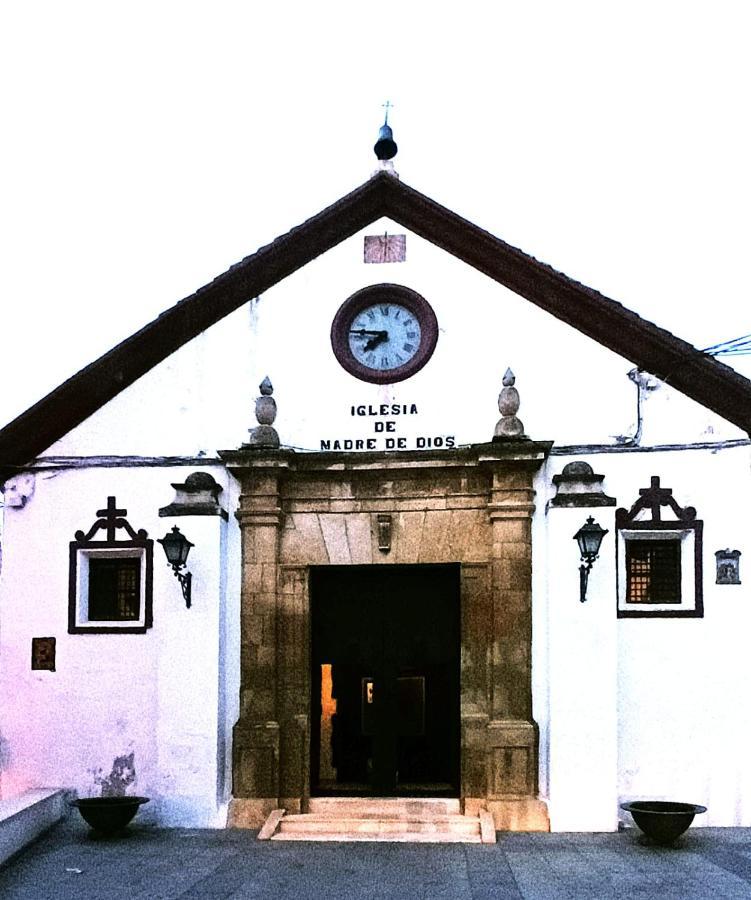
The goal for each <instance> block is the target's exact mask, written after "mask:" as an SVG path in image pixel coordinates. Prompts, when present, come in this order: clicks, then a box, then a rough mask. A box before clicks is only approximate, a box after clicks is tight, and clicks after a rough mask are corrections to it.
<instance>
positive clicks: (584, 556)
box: [574, 516, 608, 603]
mask: <svg viewBox="0 0 751 900" xmlns="http://www.w3.org/2000/svg"><path fill="white" fill-rule="evenodd" d="M607 533H608V530H607V528H601V527H600V525H598V524H597V522H595V520H594V519H593V518H592V516H588V517H587V521H586V522H585V523H584V524H583V525H582V527H581V528H580V529H579V530H578V531H577V532H576V534H575V535H574V540H575V541H576V543H577V544H578V545H579V554H580V556H581V562H582V564H581V565H580V566H579V600H580V601H581V602H582V603H584V601H585V600H586V599H587V582H588V581H589V573H590V571H591V570H592V565H593V564H594V561H595V560H596V559H597V557H598V555H599V553H600V545H601V544H602V539H603V538H604V537H605V535H606V534H607Z"/></svg>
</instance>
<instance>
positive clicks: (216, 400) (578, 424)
mask: <svg viewBox="0 0 751 900" xmlns="http://www.w3.org/2000/svg"><path fill="white" fill-rule="evenodd" d="M386 230H389V231H391V232H396V233H400V232H403V231H404V230H403V229H401V228H400V227H399V226H397V225H395V224H393V223H390V222H388V221H387V220H382V221H381V222H378V223H374V225H372V226H370V227H369V228H367V229H365V230H364V231H363V232H361V233H359V234H357V235H355V236H353V237H352V238H350V239H348V240H346V241H344V242H342V243H341V244H340V245H339V246H337V247H335V248H334V249H333V250H331V251H329V253H327V254H325V255H324V256H322V257H320V258H318V259H316V260H314V261H313V262H312V263H310V264H309V265H307V266H305V267H304V268H303V269H301V270H300V271H298V272H296V273H294V274H293V275H292V276H290V277H289V278H287V279H286V280H284V281H283V282H281V283H280V284H278V285H276V286H275V287H274V288H273V289H271V290H270V291H268V292H267V293H266V294H264V295H263V296H262V297H260V298H257V299H251V298H248V304H247V305H245V306H243V307H241V308H240V309H239V310H237V311H236V312H235V313H233V314H231V315H230V316H228V317H227V318H225V319H224V320H223V321H221V322H219V323H217V324H216V325H214V326H213V327H212V328H210V329H209V330H208V331H207V332H205V333H203V334H202V335H200V336H199V337H197V338H195V339H194V340H193V341H191V342H190V343H188V344H187V345H186V346H184V347H183V348H181V349H180V350H178V351H177V352H176V353H175V354H173V355H172V356H171V357H169V359H167V360H165V361H164V362H163V363H161V364H160V365H158V366H157V367H155V368H154V369H153V370H152V371H151V372H149V373H148V374H146V375H145V376H143V377H142V378H141V379H140V380H139V381H138V382H136V383H135V384H134V385H132V386H131V387H130V388H127V389H126V390H124V391H123V392H122V393H121V394H120V395H118V396H117V397H116V398H114V399H113V400H112V401H111V402H110V403H108V404H106V405H105V406H104V407H103V408H102V409H101V410H100V411H99V412H97V413H96V414H95V415H93V416H92V417H90V418H89V419H88V420H87V421H86V422H84V423H82V424H81V425H80V426H79V427H78V428H75V429H73V431H71V432H70V433H69V434H68V435H66V436H65V437H63V438H62V439H60V440H59V441H57V442H56V443H55V444H54V445H53V446H52V447H50V448H49V450H48V454H49V455H68V454H73V455H98V454H119V455H122V454H140V455H160V456H163V455H170V454H177V455H189V456H195V455H199V454H205V455H208V456H215V454H216V451H217V450H220V449H228V448H233V447H236V446H238V445H239V444H240V443H242V442H243V441H244V440H247V430H248V428H250V427H252V426H254V425H255V418H254V415H253V404H254V400H255V397H256V396H257V395H258V385H259V383H260V381H261V380H262V379H263V377H264V376H265V375H269V376H270V378H271V381H272V382H273V384H274V387H275V399H276V401H277V404H278V408H279V415H278V418H277V422H276V428H277V430H278V432H279V435H280V438H281V441H282V444H283V445H285V446H289V447H296V448H300V449H303V450H320V449H321V440H326V439H329V440H332V441H333V440H336V439H345V438H355V439H357V438H368V437H377V438H378V446H377V448H376V449H385V446H384V443H383V440H384V435H383V434H381V435H377V434H376V432H375V431H374V425H375V423H374V419H373V417H369V416H364V417H362V416H357V415H355V416H353V415H351V408H352V407H353V406H355V407H356V406H358V405H365V406H367V405H374V406H379V405H380V404H382V403H389V404H390V403H397V404H408V405H411V404H416V405H417V407H418V414H417V415H407V416H404V415H401V416H398V417H394V419H395V421H396V431H395V432H394V434H395V435H397V436H399V437H405V438H406V439H407V444H406V446H407V448H408V449H413V448H414V447H415V446H416V439H417V438H418V437H425V438H435V437H444V438H445V437H447V436H452V437H453V438H454V439H455V441H456V443H458V444H466V443H476V442H482V441H486V440H489V439H490V438H491V437H492V434H493V428H494V426H495V422H496V420H497V419H498V411H497V399H498V392H499V390H500V388H501V379H502V377H503V373H504V371H505V370H506V367H507V366H510V367H511V368H512V369H513V370H514V372H515V374H516V376H517V387H518V389H519V391H520V393H521V397H522V408H521V412H520V416H521V418H522V421H523V422H524V424H525V426H526V430H527V433H528V434H530V435H532V436H534V437H536V438H539V439H548V438H550V439H555V441H556V442H557V443H558V444H563V445H566V444H581V443H601V442H604V443H613V442H614V437H613V436H614V435H632V434H633V433H634V431H635V429H636V388H635V386H634V385H633V384H632V383H631V382H630V381H629V380H628V378H627V377H626V373H627V372H628V371H629V370H630V369H631V368H632V367H633V363H631V362H629V361H628V360H626V359H623V358H622V357H619V356H617V355H616V354H614V353H611V352H610V351H608V350H605V349H604V348H603V347H601V346H599V345H598V344H596V343H595V342H594V341H592V340H590V339H589V338H586V337H584V336H583V335H581V334H580V333H579V332H577V331H576V330H575V329H573V328H571V327H570V326H568V325H564V324H563V323H561V322H559V321H558V320H557V319H555V318H553V317H552V316H550V315H549V314H548V313H546V312H543V311H542V310H540V309H538V308H537V307H535V306H533V305H532V304H531V303H529V302H528V301H526V300H524V299H522V298H520V297H518V296H516V295H515V294H513V293H512V292H510V291H508V290H507V289H505V288H503V287H502V286H500V285H499V284H497V283H496V282H494V281H492V280H491V279H489V278H487V277H486V276H485V275H482V274H480V273H479V272H477V271H475V270H474V269H472V268H470V267H469V266H466V265H465V264H463V263H460V262H458V261H457V260H456V259H454V258H453V257H451V256H449V255H448V254H446V253H444V252H443V251H441V250H439V249H437V248H436V247H434V246H433V245H432V244H430V243H428V242H426V241H424V240H422V239H421V238H419V237H417V236H416V235H414V234H411V233H408V234H407V261H406V262H404V263H389V264H365V263H363V261H362V259H363V235H364V234H379V233H380V234H383V232H384V231H386ZM570 274H571V275H572V276H574V277H575V276H576V273H575V272H574V273H570ZM379 282H396V283H399V284H404V285H406V286H408V287H411V288H413V289H414V290H416V291H418V292H419V293H421V294H422V295H423V296H424V297H425V298H426V299H427V300H428V301H429V302H430V303H431V305H432V306H433V308H434V310H435V312H436V316H437V318H438V324H439V338H438V344H437V347H436V350H435V353H434V356H433V358H432V359H431V360H430V362H429V363H428V364H427V365H426V366H425V368H424V369H423V370H422V371H421V372H419V373H418V374H417V375H415V376H413V377H412V378H410V379H408V380H407V381H404V382H401V383H399V384H396V385H386V386H378V385H372V384H366V383H365V382H362V381H358V380H357V379H356V378H354V377H353V376H351V375H349V374H348V373H346V372H345V371H344V370H343V369H342V368H341V366H340V365H339V364H338V362H337V361H336V359H335V357H334V355H333V353H332V351H331V345H330V329H331V322H332V320H333V318H334V315H335V313H336V311H337V310H338V308H339V307H340V305H341V304H342V303H343V302H344V300H345V299H346V298H347V297H348V296H350V295H351V294H352V293H354V292H355V291H357V290H359V289H360V288H362V287H364V286H366V285H368V284H373V283H379ZM196 373H200V375H199V377H196ZM593 373H596V377H593ZM674 393H675V392H673V391H672V390H671V389H670V388H668V387H665V386H663V388H661V389H660V391H658V392H656V393H655V395H654V396H652V395H650V397H649V403H648V404H647V403H645V408H646V407H648V406H649V407H654V408H655V410H656V414H655V416H654V417H653V419H654V422H656V423H659V428H658V429H657V431H655V432H654V434H651V435H650V439H649V440H647V439H645V442H658V443H659V442H664V441H665V440H670V441H684V440H691V439H694V438H697V437H699V436H701V437H702V438H703V439H707V436H709V439H713V440H716V439H723V438H737V437H743V435H742V434H741V433H740V432H739V431H738V429H736V428H734V427H733V426H731V425H729V424H728V423H726V422H723V421H722V420H720V419H719V418H718V417H716V416H713V415H712V414H710V413H709V412H708V411H707V410H706V409H704V408H703V407H701V406H700V405H699V404H696V403H694V402H693V401H690V400H688V399H684V398H682V397H679V398H678V400H677V401H676V404H677V406H678V407H679V409H678V410H677V414H676V415H672V416H668V418H667V420H666V416H665V411H664V408H663V407H664V402H665V401H664V398H668V397H669V396H670V395H674ZM658 407H659V409H658ZM666 421H667V423H668V424H666ZM651 438H654V439H655V440H654V441H653V440H651Z"/></svg>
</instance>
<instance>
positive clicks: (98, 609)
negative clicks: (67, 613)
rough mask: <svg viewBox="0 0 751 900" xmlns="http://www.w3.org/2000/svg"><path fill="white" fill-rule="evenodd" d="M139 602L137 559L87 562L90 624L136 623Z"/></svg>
mask: <svg viewBox="0 0 751 900" xmlns="http://www.w3.org/2000/svg"><path fill="white" fill-rule="evenodd" d="M140 599H141V560H140V557H139V558H132V557H130V558H128V557H126V558H122V559H107V558H104V559H91V560H90V561H89V620H91V621H97V622H101V621H126V620H130V619H138V617H139V615H140V611H141V610H140V607H141V603H140Z"/></svg>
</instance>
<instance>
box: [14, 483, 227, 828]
mask: <svg viewBox="0 0 751 900" xmlns="http://www.w3.org/2000/svg"><path fill="white" fill-rule="evenodd" d="M190 471H192V470H191V469H181V468H167V467H159V468H150V469H144V468H122V469H116V468H87V469H79V470H75V471H65V472H61V471H57V472H54V473H50V472H47V473H43V472H40V473H38V474H37V477H36V485H35V491H34V495H33V496H32V498H31V499H30V500H29V501H28V503H27V504H26V506H25V507H24V508H8V509H6V518H5V550H6V552H5V558H4V565H3V571H2V576H1V577H2V582H1V584H2V592H1V595H0V596H1V600H0V668H1V676H0V734H1V735H2V741H3V747H4V753H3V757H2V759H3V769H2V772H1V773H0V786H1V787H2V792H3V796H12V795H14V794H17V793H19V792H20V791H22V790H24V789H26V788H29V787H36V786H39V785H53V786H59V787H65V788H73V789H75V790H77V791H78V792H79V794H80V795H82V796H84V795H98V794H99V793H100V792H101V782H102V780H105V779H107V778H108V777H109V776H110V775H111V772H112V770H113V764H114V762H115V760H116V759H117V758H121V757H128V756H129V755H130V754H131V753H132V754H133V768H134V770H135V780H134V781H132V783H131V784H129V785H128V787H127V791H128V793H137V794H143V795H146V796H149V797H151V798H152V800H151V803H150V804H149V805H148V806H146V807H144V809H143V812H142V816H143V818H144V820H148V819H152V820H155V821H158V822H160V823H163V824H175V825H177V824H193V825H207V826H208V825H218V824H223V819H222V816H221V804H222V803H223V802H224V801H225V800H226V798H227V794H228V785H227V783H226V777H225V775H226V773H225V768H226V754H227V747H226V745H227V735H228V733H229V729H230V728H231V723H234V721H235V718H236V704H237V700H236V697H237V693H238V690H239V678H238V662H237V661H236V660H235V657H236V656H238V655H239V654H238V652H237V646H236V644H237V638H236V637H235V636H234V633H233V632H231V630H230V629H228V628H227V627H226V619H227V616H232V619H233V621H236V617H237V607H238V596H237V595H238V593H239V591H238V578H239V575H238V574H237V573H238V571H239V565H238V564H237V560H236V559H232V560H230V559H229V557H230V555H231V554H232V553H234V552H236V536H235V535H234V532H235V531H236V528H237V526H236V523H235V521H234V519H233V518H230V520H229V522H228V523H227V522H225V521H224V520H223V519H221V518H220V517H217V516H189V517H180V518H176V519H172V518H159V516H158V509H159V507H161V506H166V505H167V504H168V503H170V502H171V501H172V499H173V496H174V490H173V489H172V488H171V487H170V484H171V483H172V482H182V481H184V479H185V477H186V475H188V474H189V473H190ZM203 471H210V472H211V473H212V474H213V475H214V477H215V479H216V480H217V481H218V482H219V483H220V484H223V485H224V486H225V490H224V492H223V494H221V495H220V498H221V500H222V502H223V503H225V504H226V503H227V501H228V500H230V502H232V498H233V494H234V493H235V492H236V489H235V488H234V487H230V486H229V485H228V484H227V475H226V473H225V472H224V470H223V469H221V468H213V469H204V470H203ZM108 496H115V497H116V499H117V503H118V506H120V507H125V508H126V509H127V511H128V514H127V519H128V521H129V522H130V524H131V525H132V526H133V527H134V528H135V529H140V528H145V529H146V530H147V532H148V534H149V537H151V538H153V539H154V540H155V545H154V575H153V621H154V624H153V627H152V628H151V629H149V630H148V631H147V632H146V633H145V634H114V635H113V634H72V635H71V634H68V633H67V617H68V543H69V541H70V540H72V539H73V537H74V533H75V531H76V530H78V529H82V530H84V531H86V530H88V528H89V527H90V526H91V525H92V524H93V523H94V521H95V519H96V511H97V510H98V509H101V508H103V507H104V506H105V505H106V500H107V497H108ZM173 524H178V525H179V527H180V529H181V530H182V531H183V533H185V534H186V535H187V536H188V537H189V539H190V540H191V541H192V542H193V543H194V544H195V547H194V548H193V549H192V551H191V555H190V558H189V564H188V569H189V570H190V571H191V572H192V573H193V599H192V607H191V608H190V609H187V608H186V606H185V603H184V602H183V598H182V594H181V592H180V587H179V585H178V583H177V580H176V579H175V578H174V576H173V574H172V570H171V569H170V568H169V566H168V565H167V563H166V559H165V557H164V553H163V551H162V547H161V545H159V544H157V543H156V539H157V538H159V537H162V536H163V535H164V534H165V533H166V532H167V531H168V530H169V528H171V526H172V525H173ZM119 536H120V537H122V533H120V535H119ZM35 636H36V637H47V636H54V637H56V639H57V660H56V671H54V672H48V671H31V669H30V662H31V639H32V637H35Z"/></svg>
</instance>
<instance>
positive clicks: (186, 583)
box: [172, 566, 193, 609]
mask: <svg viewBox="0 0 751 900" xmlns="http://www.w3.org/2000/svg"><path fill="white" fill-rule="evenodd" d="M172 571H173V572H174V573H175V578H177V580H178V581H179V582H180V587H181V588H182V592H183V600H185V606H186V608H187V609H190V583H191V581H192V580H193V575H192V574H191V573H190V572H181V571H180V569H179V568H178V566H172Z"/></svg>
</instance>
